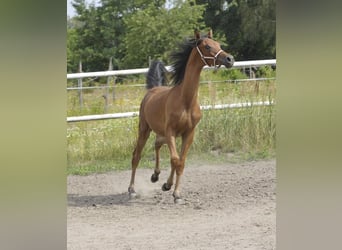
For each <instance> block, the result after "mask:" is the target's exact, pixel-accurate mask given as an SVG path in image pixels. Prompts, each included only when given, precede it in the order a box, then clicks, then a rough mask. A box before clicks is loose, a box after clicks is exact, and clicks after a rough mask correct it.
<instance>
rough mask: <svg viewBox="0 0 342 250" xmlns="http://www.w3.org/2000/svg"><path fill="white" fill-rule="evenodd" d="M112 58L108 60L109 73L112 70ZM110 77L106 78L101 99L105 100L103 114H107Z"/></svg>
mask: <svg viewBox="0 0 342 250" xmlns="http://www.w3.org/2000/svg"><path fill="white" fill-rule="evenodd" d="M112 60H113V57H110V58H109V66H108V70H109V71H111V70H113V62H112ZM111 78H112V76H108V77H107V84H106V88H105V93H104V95H103V98H104V99H105V107H104V112H105V113H107V112H108V97H109V84H110V80H111Z"/></svg>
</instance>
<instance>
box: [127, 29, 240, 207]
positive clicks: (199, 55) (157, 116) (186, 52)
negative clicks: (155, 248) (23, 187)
mask: <svg viewBox="0 0 342 250" xmlns="http://www.w3.org/2000/svg"><path fill="white" fill-rule="evenodd" d="M172 59H173V61H174V63H173V64H172V67H173V74H172V80H173V84H174V86H173V87H165V86H161V87H154V88H151V89H149V90H148V92H147V94H146V95H145V97H144V99H143V100H142V102H141V105H140V113H139V136H138V140H137V144H136V147H135V149H134V152H133V157H132V175H131V182H130V185H129V188H128V192H129V194H130V197H135V196H136V193H135V190H134V178H135V172H136V168H137V166H138V164H139V161H140V158H141V151H142V149H143V147H144V146H145V143H146V141H147V139H148V137H149V135H150V132H151V131H154V132H155V133H156V135H157V136H156V141H155V152H156V165H155V169H154V174H153V175H152V177H151V181H152V182H156V181H158V178H159V174H160V169H159V150H160V148H161V146H162V145H163V144H167V145H168V147H169V150H170V158H171V173H170V175H169V178H168V179H167V182H166V183H164V185H163V186H162V190H163V191H168V190H170V189H171V187H172V185H173V179H174V174H175V173H176V184H175V189H174V192H173V197H174V201H175V203H180V202H182V200H181V196H180V190H179V186H180V179H181V176H182V174H183V170H184V163H185V158H186V155H187V153H188V150H189V147H190V145H191V143H192V141H193V138H194V132H195V127H196V125H197V123H198V122H199V121H200V119H201V111H200V106H199V103H198V100H197V96H198V87H199V78H200V73H201V70H202V68H203V66H205V65H208V66H214V67H215V68H218V67H220V66H221V65H222V64H223V65H224V66H226V67H227V68H230V67H232V66H233V63H234V58H233V56H231V55H230V54H228V53H227V52H225V51H223V50H222V49H221V47H220V44H219V43H217V42H216V41H214V40H212V31H209V33H208V36H207V37H204V38H201V37H200V34H199V32H198V31H195V39H191V40H189V41H186V42H185V43H184V44H183V45H182V46H181V48H180V50H179V51H177V52H175V53H174V54H173V55H172ZM150 87H151V86H150ZM178 136H180V137H181V138H182V146H181V151H180V155H178V153H177V150H176V137H178Z"/></svg>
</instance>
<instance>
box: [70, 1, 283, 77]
mask: <svg viewBox="0 0 342 250" xmlns="http://www.w3.org/2000/svg"><path fill="white" fill-rule="evenodd" d="M73 6H74V7H75V9H76V12H77V16H75V17H73V18H69V19H68V25H67V29H68V41H67V71H68V72H77V69H78V64H79V61H80V60H81V61H82V64H83V71H84V72H91V71H103V70H106V69H107V68H108V61H109V58H110V57H112V58H113V68H114V69H124V68H136V67H146V66H147V65H148V61H149V58H151V59H157V58H159V59H162V60H163V61H164V62H166V63H168V62H169V56H168V55H169V53H170V52H171V51H172V50H173V49H174V47H175V46H176V44H177V42H179V41H182V40H183V39H184V38H185V37H189V36H192V35H193V33H192V32H193V30H194V28H199V29H201V30H203V29H205V27H211V28H212V29H213V31H214V37H215V39H216V40H218V41H219V42H220V43H221V44H222V48H223V49H224V50H226V51H229V52H231V53H232V54H233V55H234V56H235V59H236V60H250V59H269V58H275V55H276V54H275V0H248V1H245V0H222V1H221V0H220V1H207V0H196V1H182V0H172V1H167V4H166V1H165V0H155V1H150V0H138V1H137V0H125V1H123V0H101V1H100V5H99V6H95V5H94V4H90V5H87V4H86V3H85V1H84V0H74V1H73Z"/></svg>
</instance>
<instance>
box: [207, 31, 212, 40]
mask: <svg viewBox="0 0 342 250" xmlns="http://www.w3.org/2000/svg"><path fill="white" fill-rule="evenodd" d="M208 38H210V39H213V30H212V29H210V30H209V32H208Z"/></svg>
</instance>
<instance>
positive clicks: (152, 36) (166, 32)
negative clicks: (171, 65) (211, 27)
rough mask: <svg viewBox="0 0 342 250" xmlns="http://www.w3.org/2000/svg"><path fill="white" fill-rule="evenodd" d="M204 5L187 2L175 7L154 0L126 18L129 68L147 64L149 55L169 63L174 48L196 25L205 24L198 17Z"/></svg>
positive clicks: (125, 40) (126, 64) (126, 61)
mask: <svg viewBox="0 0 342 250" xmlns="http://www.w3.org/2000/svg"><path fill="white" fill-rule="evenodd" d="M202 12H203V6H199V5H191V4H190V3H189V2H184V3H182V4H181V6H179V7H178V6H176V7H174V8H172V9H169V10H168V9H166V8H165V7H160V6H155V4H154V3H153V2H151V3H150V4H149V5H148V7H147V8H146V9H145V10H144V11H139V12H136V13H135V14H134V15H131V16H128V17H127V18H125V23H126V27H127V34H126V36H125V39H124V43H125V46H126V47H125V50H126V52H127V53H126V56H125V57H124V64H125V66H126V67H128V68H138V67H147V66H148V62H149V57H150V58H151V59H156V58H159V59H161V60H162V61H164V62H165V63H168V60H169V56H168V54H167V53H168V52H170V51H172V50H173V49H174V48H175V46H176V45H177V43H178V42H179V41H181V40H182V39H183V38H184V37H187V36H189V31H190V32H191V33H190V34H191V35H192V34H193V33H192V32H193V29H194V27H199V26H203V25H204V24H203V22H201V21H200V20H199V17H200V16H202Z"/></svg>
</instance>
